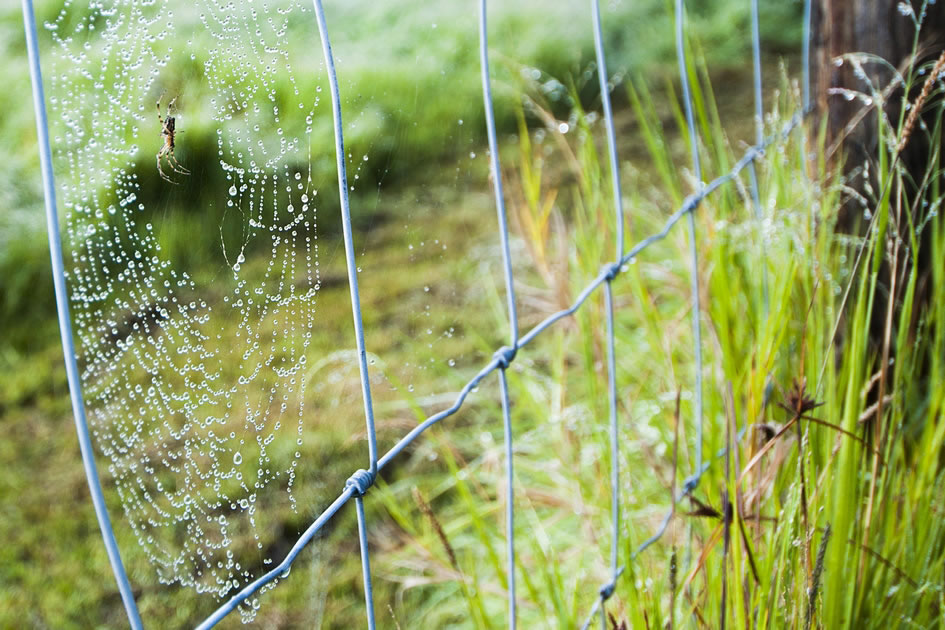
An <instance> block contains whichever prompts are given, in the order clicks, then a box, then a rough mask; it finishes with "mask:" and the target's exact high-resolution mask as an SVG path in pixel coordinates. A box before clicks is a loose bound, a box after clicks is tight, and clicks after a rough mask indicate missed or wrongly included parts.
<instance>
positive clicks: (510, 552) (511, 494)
mask: <svg viewBox="0 0 945 630" xmlns="http://www.w3.org/2000/svg"><path fill="white" fill-rule="evenodd" d="M479 69H480V74H481V78H482V100H483V108H484V109H485V114H486V135H487V136H488V138H489V170H490V174H491V176H492V187H493V190H494V191H495V205H496V214H497V216H498V224H499V240H500V243H501V246H502V268H503V271H504V274H505V295H506V301H507V303H508V311H509V312H508V315H509V338H510V342H509V345H508V346H505V347H503V348H500V349H499V350H498V351H497V352H496V354H495V359H496V360H497V361H498V367H499V387H500V391H501V395H502V426H503V440H504V442H505V484H506V506H505V520H506V522H505V527H506V533H505V536H506V547H507V549H506V556H507V558H506V562H507V564H506V583H507V585H508V607H509V612H508V614H509V628H513V629H514V628H515V625H516V610H515V606H516V597H515V481H514V476H513V472H514V467H513V461H512V460H513V448H512V419H511V414H510V409H509V385H508V380H507V375H506V370H508V368H509V365H510V364H511V363H512V361H513V360H514V359H515V353H516V352H517V351H518V342H519V340H518V315H517V313H516V308H515V280H514V277H513V274H512V255H511V252H510V249H509V228H508V221H507V220H506V213H505V196H504V194H503V191H502V170H501V167H500V164H499V145H498V142H497V140H496V130H495V114H494V112H493V109H492V87H491V82H490V80H489V36H488V21H487V20H486V0H480V2H479Z"/></svg>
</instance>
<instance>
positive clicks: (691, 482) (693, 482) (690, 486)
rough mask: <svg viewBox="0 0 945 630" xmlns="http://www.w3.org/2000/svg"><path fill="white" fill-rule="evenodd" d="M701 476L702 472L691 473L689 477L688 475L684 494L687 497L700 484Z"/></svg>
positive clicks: (684, 485) (684, 484)
mask: <svg viewBox="0 0 945 630" xmlns="http://www.w3.org/2000/svg"><path fill="white" fill-rule="evenodd" d="M701 477H702V475H701V474H695V475H689V476H688V477H686V479H685V481H683V486H682V491H683V493H682V496H684V497H685V496H688V495H690V494H692V492H693V490H695V489H696V486H698V485H699V479H700V478H701Z"/></svg>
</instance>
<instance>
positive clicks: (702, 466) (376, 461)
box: [22, 0, 811, 630]
mask: <svg viewBox="0 0 945 630" xmlns="http://www.w3.org/2000/svg"><path fill="white" fill-rule="evenodd" d="M22 1H23V16H24V26H25V30H26V41H27V50H28V54H29V59H30V71H31V77H32V84H33V96H34V107H35V109H36V121H37V130H38V137H39V147H40V161H41V166H42V175H43V186H44V193H45V200H46V211H47V223H48V233H49V242H50V252H51V257H52V266H53V277H54V281H55V290H56V299H57V304H58V311H59V321H60V332H61V336H62V342H63V348H64V352H65V357H66V368H67V375H68V380H69V386H70V393H71V397H72V404H73V412H74V415H75V420H76V426H77V430H78V433H79V443H80V447H81V451H82V457H83V462H84V465H85V468H86V474H87V478H88V482H89V487H90V489H91V492H92V498H93V503H94V506H95V511H96V515H97V517H98V519H99V524H100V528H101V530H102V535H103V538H104V541H105V545H106V549H107V551H108V555H109V559H110V561H111V564H112V568H113V571H114V573H115V578H116V581H117V583H118V587H119V591H120V593H121V596H122V600H123V602H124V604H125V608H126V610H127V614H128V619H129V622H130V624H131V627H132V628H141V627H142V623H141V619H140V616H139V614H138V610H137V605H136V603H135V599H134V596H133V594H132V590H131V586H130V583H129V581H128V578H127V575H126V573H125V570H124V567H123V565H122V561H121V558H120V555H119V552H118V547H117V543H116V542H115V536H114V532H113V531H112V527H111V524H110V521H109V517H108V513H107V511H106V509H105V503H104V498H103V494H102V488H101V483H100V481H99V478H98V474H97V471H96V468H95V461H94V456H93V451H92V445H91V440H90V437H89V432H88V427H87V422H86V419H85V410H84V402H83V398H82V391H81V385H80V381H79V376H78V371H77V368H76V362H75V356H76V353H75V350H74V347H73V341H72V332H71V319H70V315H69V307H68V298H67V295H66V288H65V275H64V267H63V262H62V252H61V246H60V242H59V234H58V217H57V209H56V195H55V185H54V180H53V171H52V161H51V153H50V145H49V137H48V127H47V122H46V110H45V97H44V94H43V81H42V76H41V73H40V66H39V54H38V46H37V38H36V26H35V18H34V12H33V6H32V0H22ZM750 1H751V40H752V63H753V91H754V112H755V113H754V117H755V132H756V133H755V144H754V145H753V146H751V147H750V148H749V149H748V150H747V151H746V152H745V153H744V155H743V156H742V157H741V159H739V160H738V161H737V162H736V163H735V165H734V166H733V167H732V168H731V170H729V171H728V172H727V173H725V174H724V175H721V176H719V177H717V178H716V179H714V180H712V181H710V182H708V183H701V184H700V188H699V189H698V190H697V191H695V192H694V193H692V194H691V195H689V196H688V197H687V198H686V199H685V200H684V201H683V203H682V205H681V207H679V208H678V209H677V210H676V211H675V212H674V213H673V214H672V215H671V216H670V217H669V218H668V219H667V220H666V221H665V223H664V225H663V227H662V229H660V230H659V231H658V232H656V233H654V234H651V235H650V236H648V237H647V238H645V239H643V240H641V241H639V242H638V243H636V244H635V245H633V246H632V247H631V248H630V249H629V250H626V251H625V247H626V244H625V242H624V240H625V238H624V209H623V203H622V193H621V188H620V176H619V175H620V171H619V164H618V160H617V142H616V132H615V130H614V119H613V113H612V111H611V103H610V91H611V85H610V84H609V77H608V74H607V69H606V68H607V66H606V59H605V53H604V47H603V40H602V26H601V16H600V7H599V2H598V0H591V3H590V4H591V12H592V18H593V20H592V21H593V29H594V49H595V54H596V63H597V72H598V76H599V79H600V93H601V100H602V105H603V115H604V121H605V126H606V135H607V144H608V157H609V162H610V172H611V180H612V183H613V203H614V206H615V209H616V213H615V216H616V221H615V235H616V251H617V252H618V254H619V257H618V258H617V259H616V260H614V261H611V262H607V263H605V264H604V265H603V268H602V270H601V271H600V273H599V274H598V275H597V277H596V278H594V280H593V281H592V282H591V283H590V284H588V285H587V286H586V287H585V288H584V290H583V291H581V292H580V294H579V295H578V296H577V298H576V299H575V301H574V303H573V304H572V305H571V306H570V307H568V308H566V309H563V310H560V311H558V312H556V313H553V314H552V315H549V316H548V317H547V318H545V319H544V320H543V321H541V322H540V323H539V324H537V325H536V326H535V327H534V328H532V329H531V330H529V331H528V332H526V333H525V334H522V335H520V334H519V333H520V331H519V328H518V318H517V313H516V296H515V286H514V277H513V272H512V259H511V252H510V248H509V230H508V223H507V219H506V211H505V202H504V193H503V189H502V170H501V166H500V162H499V150H498V145H497V140H496V129H495V120H494V113H493V106H492V94H491V87H490V78H489V76H490V75H489V58H488V40H487V19H486V18H487V13H486V0H480V2H479V56H480V68H481V79H482V90H483V105H484V109H485V119H486V128H487V135H488V141H489V152H490V170H491V175H492V182H493V186H494V193H495V202H496V211H497V215H498V227H499V239H500V243H501V251H502V267H503V272H504V279H505V288H506V300H507V307H508V321H509V344H508V345H506V346H503V347H501V348H499V349H498V350H496V352H495V354H494V355H493V356H492V358H491V360H490V361H489V362H488V363H487V364H486V365H485V366H484V367H483V368H482V369H481V370H480V371H479V372H478V373H477V374H476V375H475V376H474V377H473V378H472V379H471V380H470V381H469V382H468V383H466V385H465V386H464V387H463V388H462V389H461V390H460V392H459V394H458V395H457V397H456V399H455V401H454V402H453V404H452V405H451V406H450V407H449V408H447V409H444V410H442V411H440V412H439V413H436V414H434V415H433V416H430V417H429V418H427V419H426V420H425V421H424V422H422V423H420V424H419V425H417V426H416V427H415V428H413V429H412V430H411V431H410V432H408V433H407V434H406V435H404V436H403V437H402V438H401V439H400V440H399V441H398V442H397V443H396V444H395V445H394V446H393V447H392V448H391V449H390V450H389V451H387V453H385V454H384V455H379V453H378V449H377V436H376V432H375V419H374V409H373V405H372V398H371V386H370V380H369V375H368V366H367V352H366V349H365V344H364V326H363V323H362V318H361V304H360V295H359V291H358V275H357V266H356V264H355V254H354V252H355V250H354V245H353V235H352V226H351V218H350V211H349V202H348V189H349V188H348V183H347V173H346V166H345V155H346V154H345V148H344V139H343V133H342V130H343V124H342V118H341V100H340V91H339V87H338V81H337V77H336V73H335V63H334V57H333V55H332V50H331V44H330V39H329V35H328V26H327V23H326V20H325V14H324V11H323V9H322V3H321V0H313V2H314V7H315V15H316V20H317V23H318V31H319V35H320V38H321V42H322V53H323V57H324V62H325V66H326V68H327V71H328V81H329V85H330V94H331V106H332V117H333V122H334V136H335V157H336V161H337V171H338V189H339V198H340V202H341V214H342V227H343V238H344V246H345V257H346V264H347V272H348V284H349V288H350V294H351V307H352V315H353V319H354V329H355V341H356V344H357V351H358V365H359V369H360V381H361V391H362V398H363V402H364V413H365V423H366V428H367V431H366V433H367V441H368V453H369V461H368V466H367V468H364V469H360V470H358V471H356V472H355V473H354V474H352V475H351V476H350V478H349V479H348V480H347V482H346V483H345V486H344V489H343V490H342V492H341V493H340V494H339V495H338V497H337V498H336V499H335V500H334V501H333V502H332V503H331V504H330V505H329V506H328V507H327V508H326V509H325V510H324V511H323V512H322V513H321V514H320V515H319V516H318V518H316V519H315V521H314V522H313V523H312V524H311V525H310V526H309V527H308V528H307V529H306V530H305V532H304V533H303V534H302V535H301V536H300V537H299V538H298V540H297V541H296V543H295V544H294V545H293V547H292V548H291V550H290V551H289V553H288V554H287V555H286V557H285V558H284V559H283V560H282V562H280V563H279V564H278V565H277V566H276V567H275V568H273V569H272V570H270V571H269V572H267V573H266V574H265V575H263V576H261V577H259V578H258V579H256V580H255V581H253V582H252V583H250V584H248V585H247V586H245V587H244V588H243V589H242V590H240V591H239V592H238V593H237V594H235V595H234V596H232V597H231V598H230V599H229V600H228V601H227V602H225V603H224V604H223V605H222V606H220V607H219V608H218V609H217V610H216V611H215V612H214V613H213V614H212V615H210V616H209V617H207V618H206V619H205V620H204V621H203V622H202V623H200V625H199V626H198V628H200V629H205V628H211V627H213V626H214V625H216V624H217V623H218V622H220V621H221V620H222V619H223V618H225V617H226V616H227V615H229V614H230V613H231V612H232V611H233V610H235V609H236V608H237V607H238V606H239V605H240V604H241V603H242V602H244V601H245V600H247V598H249V597H251V596H252V595H253V594H254V593H256V592H257V591H259V590H260V589H261V588H262V587H263V586H264V585H266V584H268V583H270V582H272V581H273V580H275V579H276V578H278V577H280V576H283V575H285V574H287V573H288V571H289V568H290V567H291V566H292V563H293V562H294V561H295V560H296V558H297V557H298V555H299V553H300V552H301V551H302V549H303V548H304V547H305V546H306V545H308V544H309V542H311V540H312V539H313V538H314V537H315V535H316V534H317V533H318V532H319V531H320V530H321V529H322V527H324V526H325V524H326V523H328V522H329V521H330V520H331V519H332V518H333V517H334V516H335V514H337V513H338V511H339V510H340V509H341V508H342V507H343V506H344V505H345V504H346V503H348V502H349V501H350V500H352V499H354V502H355V509H356V511H357V521H358V537H359V544H360V553H361V565H362V573H363V580H364V596H365V607H366V621H367V626H368V628H370V629H372V630H373V629H374V628H375V625H376V623H375V617H374V602H373V594H372V592H373V589H372V578H371V564H370V554H369V546H368V523H367V520H366V517H365V510H364V497H365V496H366V495H367V494H368V492H369V490H370V488H371V487H372V485H373V484H374V481H375V480H376V478H377V475H378V473H379V472H380V471H381V470H382V469H383V468H384V467H385V466H386V465H387V464H389V463H390V462H391V461H392V460H393V459H394V458H396V457H397V456H398V455H400V453H401V452H402V451H403V450H404V449H405V448H407V446H409V445H410V444H411V443H413V442H414V441H415V440H417V438H419V437H420V435H421V434H422V433H423V432H424V431H426V430H427V429H429V428H430V427H432V426H433V425H435V424H437V423H439V422H440V421H442V420H444V419H445V418H447V417H449V416H451V415H453V414H455V413H456V412H458V411H459V410H460V408H461V407H462V406H463V404H464V402H465V401H466V398H467V396H468V395H469V393H470V392H471V391H472V390H473V389H474V388H476V387H477V386H478V385H479V384H480V383H481V382H482V381H483V379H485V378H486V377H487V376H488V375H490V374H491V373H492V372H498V378H499V383H498V384H499V393H500V399H501V409H502V420H503V428H504V452H505V484H506V488H505V491H506V493H507V496H508V497H509V499H508V500H507V501H506V514H505V518H506V528H505V531H506V538H507V540H506V549H507V551H506V553H507V558H506V561H507V565H506V572H507V576H506V579H507V584H508V625H509V627H510V628H515V627H516V616H517V615H516V592H515V539H514V519H515V511H514V500H513V497H514V494H515V489H514V484H513V477H514V475H513V464H514V461H513V460H514V458H513V438H514V435H513V431H512V424H511V419H510V414H509V408H510V395H509V387H508V381H507V378H506V371H507V370H508V368H509V367H510V366H511V365H512V363H513V362H514V360H515V358H516V356H517V353H518V352H519V351H520V350H522V349H523V348H525V347H526V346H528V345H529V344H530V343H531V342H532V341H534V340H535V339H536V338H537V337H538V336H539V335H540V334H541V333H543V332H544V331H545V330H547V329H549V328H550V327H552V326H553V325H554V324H556V323H557V322H559V321H560V320H562V319H564V318H566V317H569V316H571V315H572V314H574V313H575V312H576V311H577V310H578V309H580V308H581V307H582V305H583V304H584V303H585V302H586V301H587V300H588V298H590V297H591V295H593V294H594V293H595V292H596V291H597V290H598V289H600V288H601V287H603V288H604V305H605V308H604V310H605V315H606V354H607V398H608V406H609V433H610V449H611V457H610V465H611V469H610V485H611V514H610V522H611V541H610V542H611V545H610V558H609V565H610V580H609V581H608V582H607V583H606V584H604V585H602V586H601V587H600V589H599V591H598V596H597V598H596V599H595V601H594V604H593V605H592V606H590V608H589V611H588V613H587V617H586V619H585V621H584V623H583V625H582V628H587V627H589V626H590V624H591V623H592V622H593V620H594V617H595V616H599V619H600V623H601V627H602V628H604V629H605V630H606V627H607V615H606V602H607V600H608V599H609V598H610V597H611V596H612V595H613V593H614V591H615V588H616V586H617V582H618V580H619V578H620V577H621V575H622V574H623V573H624V570H625V566H626V565H625V564H621V563H620V555H619V552H618V548H619V543H620V538H619V532H620V518H619V515H620V500H621V497H620V484H619V480H620V470H619V467H618V462H619V453H620V450H619V449H620V443H619V441H618V430H619V417H618V407H617V376H616V361H615V333H614V299H613V283H614V281H615V280H616V279H617V278H618V276H619V275H620V274H621V271H622V268H623V266H624V265H625V264H626V263H628V262H629V261H630V260H631V259H633V258H634V257H636V256H637V255H639V254H640V253H641V252H642V251H643V250H645V249H646V248H647V247H649V246H650V245H652V244H654V243H656V242H657V241H660V240H662V239H664V238H666V236H667V235H668V234H669V233H670V231H671V230H672V229H673V228H674V227H675V226H676V224H677V223H679V222H680V220H682V219H683V217H685V218H686V221H687V226H688V232H689V265H690V272H691V278H692V284H691V292H692V293H691V300H692V324H691V325H692V334H693V340H694V348H693V350H694V356H695V360H694V366H693V375H692V377H693V380H694V398H695V413H694V416H695V417H694V418H693V422H694V424H695V428H696V435H697V437H696V446H695V448H696V453H695V460H694V471H693V472H692V474H690V475H689V476H688V477H687V478H686V479H685V480H684V481H683V483H682V486H681V488H680V489H679V491H678V492H676V491H675V490H674V494H673V496H672V498H671V506H670V507H669V509H668V511H667V513H666V515H665V517H664V518H663V519H662V520H661V522H660V525H659V526H658V527H657V529H656V530H655V531H654V532H653V534H652V535H651V536H650V537H649V538H647V539H646V540H645V541H644V542H643V543H641V544H640V545H639V546H638V547H637V548H636V550H635V551H633V553H632V554H630V557H629V558H625V562H632V561H633V560H634V559H635V558H636V557H637V556H638V555H639V554H640V553H642V552H643V551H644V550H646V549H647V548H648V547H649V546H650V545H652V544H653V543H654V542H655V541H657V540H658V539H659V538H660V537H661V536H662V535H663V534H664V533H665V531H666V529H667V527H668V525H669V523H670V521H671V519H672V517H673V514H674V512H675V505H676V503H678V502H679V501H680V500H682V499H683V498H685V497H686V496H688V495H690V494H691V493H692V492H693V491H694V490H695V489H696V488H697V487H698V485H699V482H700V480H701V478H702V476H703V474H704V473H705V472H706V470H708V468H709V466H710V465H711V463H712V461H705V460H704V458H703V452H702V447H703V434H702V432H703V399H702V395H703V392H702V371H703V370H702V367H703V365H702V350H701V329H700V304H699V299H700V286H699V275H698V242H697V233H696V225H695V218H694V213H695V211H696V210H697V209H698V208H699V206H700V204H701V202H702V201H703V200H704V199H705V198H706V197H708V196H709V195H711V194H712V193H713V192H715V191H716V190H718V189H720V188H722V187H723V186H725V185H726V184H728V183H729V182H731V181H732V180H734V179H735V178H736V176H737V175H738V174H739V173H741V172H742V171H743V170H745V169H747V170H748V174H749V180H750V193H751V202H752V208H753V211H754V214H755V217H756V218H757V219H758V220H760V219H761V205H760V200H759V193H758V177H757V173H756V170H755V161H756V160H757V159H759V157H761V156H762V155H763V153H764V150H765V148H766V147H768V146H769V145H770V144H772V143H774V142H778V141H780V140H782V139H783V138H785V137H786V136H787V135H788V134H790V133H791V132H792V131H793V130H794V129H795V128H796V127H798V125H799V124H800V123H801V121H802V120H803V119H804V117H805V116H806V115H807V113H809V111H810V109H811V107H810V87H809V85H810V80H809V74H808V70H809V65H810V50H809V43H810V20H811V2H810V0H805V2H804V13H803V15H804V17H803V20H804V24H803V44H802V46H803V48H802V65H803V70H802V72H803V77H802V94H803V96H802V107H801V109H800V110H799V111H798V112H796V113H795V114H794V115H793V116H792V117H791V118H790V120H788V122H787V123H786V124H785V125H784V126H783V128H782V129H781V130H780V131H779V132H778V133H776V134H775V135H773V136H770V137H767V138H766V137H765V136H764V131H763V120H762V115H763V108H762V78H761V52H760V51H761V45H760V33H759V18H758V0H750ZM684 17H685V3H684V0H676V2H675V27H676V54H677V63H678V67H679V76H680V81H681V85H682V96H683V106H684V111H685V119H686V125H687V127H688V136H689V143H690V150H691V155H692V169H693V173H694V175H695V180H696V181H697V182H702V169H701V164H700V160H699V138H698V133H697V130H696V125H695V121H694V116H693V101H692V95H691V86H690V72H689V70H690V67H689V62H688V60H687V55H686V46H685V24H684ZM762 267H763V268H764V265H762ZM763 291H764V305H765V312H767V309H768V281H767V275H766V273H765V275H764V277H763ZM724 455H725V449H723V451H722V452H720V453H718V454H717V456H716V458H718V457H722V456H724Z"/></svg>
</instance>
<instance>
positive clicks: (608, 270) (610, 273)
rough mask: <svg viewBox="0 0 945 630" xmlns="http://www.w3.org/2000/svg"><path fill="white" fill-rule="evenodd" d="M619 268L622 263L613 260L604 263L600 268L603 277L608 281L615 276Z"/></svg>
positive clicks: (621, 266)
mask: <svg viewBox="0 0 945 630" xmlns="http://www.w3.org/2000/svg"><path fill="white" fill-rule="evenodd" d="M621 268H623V264H622V263H620V262H615V263H610V264H607V265H604V268H603V269H601V271H602V272H603V274H604V278H606V279H607V281H608V282H610V281H611V280H613V279H614V278H616V277H617V274H618V273H620V270H621Z"/></svg>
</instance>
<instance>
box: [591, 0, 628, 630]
mask: <svg viewBox="0 0 945 630" xmlns="http://www.w3.org/2000/svg"><path fill="white" fill-rule="evenodd" d="M591 18H592V22H593V31H594V53H595V55H596V59H597V77H598V80H599V82H600V98H601V107H602V109H603V111H604V124H605V127H606V130H607V154H608V157H609V161H610V178H611V184H612V187H613V197H614V224H615V225H614V227H615V236H616V247H615V252H616V256H615V257H616V258H620V256H621V254H622V253H623V248H624V234H623V232H624V225H623V194H622V192H621V189H620V163H619V161H618V160H617V134H616V131H615V130H614V116H613V111H612V109H611V106H610V77H609V75H608V74H607V61H606V57H605V55H604V36H603V28H602V27H601V19H600V2H599V0H591ZM605 271H606V274H607V284H606V285H605V286H604V310H605V316H606V320H607V402H608V410H609V421H610V494H611V497H610V510H611V514H610V517H611V539H610V580H609V582H608V583H607V584H605V585H604V586H603V587H601V589H600V593H599V594H600V600H599V602H600V622H601V628H603V630H607V611H606V602H607V600H608V599H609V598H610V597H611V596H612V595H613V593H614V589H615V588H616V584H617V578H618V577H619V576H620V568H619V558H618V549H619V544H620V443H619V440H620V428H619V424H618V418H617V365H616V358H615V349H614V338H615V331H614V292H613V281H614V278H616V277H617V274H618V273H620V263H619V262H617V263H613V264H611V265H610V266H609V267H607V268H605Z"/></svg>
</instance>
